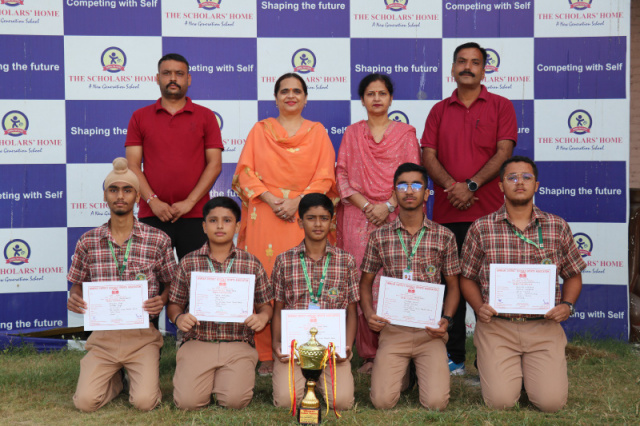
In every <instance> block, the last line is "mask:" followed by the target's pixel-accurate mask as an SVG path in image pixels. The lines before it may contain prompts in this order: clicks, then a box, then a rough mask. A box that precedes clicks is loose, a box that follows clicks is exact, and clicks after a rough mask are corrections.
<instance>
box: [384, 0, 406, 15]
mask: <svg viewBox="0 0 640 426" xmlns="http://www.w3.org/2000/svg"><path fill="white" fill-rule="evenodd" d="M408 3H409V0H384V5H385V6H386V8H387V9H389V10H393V11H394V12H399V11H401V10H407V4H408Z"/></svg>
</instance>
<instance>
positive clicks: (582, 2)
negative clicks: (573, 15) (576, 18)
mask: <svg viewBox="0 0 640 426" xmlns="http://www.w3.org/2000/svg"><path fill="white" fill-rule="evenodd" d="M591 3H593V0H569V7H570V8H571V9H575V10H585V9H589V8H590V7H591Z"/></svg>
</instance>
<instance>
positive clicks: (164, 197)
mask: <svg viewBox="0 0 640 426" xmlns="http://www.w3.org/2000/svg"><path fill="white" fill-rule="evenodd" d="M157 79H158V86H160V93H161V95H162V96H161V98H160V99H158V100H157V101H156V103H155V104H152V105H149V106H146V107H144V108H140V109H139V110H137V111H135V112H134V113H133V116H132V117H131V120H130V121H129V128H128V130H127V140H126V142H125V149H126V156H127V160H128V162H129V167H130V168H131V170H133V172H134V173H135V174H136V175H137V176H138V179H139V180H140V191H141V195H142V197H141V200H140V211H139V213H138V217H139V218H140V221H141V222H144V223H146V224H148V225H151V226H154V227H156V228H158V229H161V230H162V231H164V232H166V233H167V234H168V235H169V237H170V238H171V243H172V244H173V246H174V247H175V248H176V252H177V254H178V258H180V259H181V258H182V257H183V256H184V255H186V254H187V253H189V252H191V251H193V250H196V249H198V248H200V247H201V246H202V245H203V244H204V243H205V241H207V236H206V235H205V234H204V233H203V232H202V207H203V206H204V204H205V203H206V202H207V201H208V200H209V198H210V197H209V191H210V190H211V187H212V186H213V183H214V182H215V181H216V178H217V177H218V175H219V174H220V170H221V168H222V150H223V145H222V137H221V136H220V128H219V127H218V120H217V119H216V116H215V114H214V113H213V111H211V110H210V109H208V108H205V107H203V106H200V105H197V104H194V103H193V102H191V99H190V98H188V97H187V96H186V94H187V89H188V88H189V86H190V85H191V74H189V63H188V62H187V60H186V59H185V58H184V57H183V56H182V55H178V54H176V53H169V54H167V55H164V56H163V57H162V58H160V61H158V75H157ZM143 162H144V170H143V169H142V167H141V165H142V163H143Z"/></svg>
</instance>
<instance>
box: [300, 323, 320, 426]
mask: <svg viewBox="0 0 640 426" xmlns="http://www.w3.org/2000/svg"><path fill="white" fill-rule="evenodd" d="M309 333H310V334H311V339H310V340H309V341H308V342H307V343H305V344H304V345H300V346H298V348H297V352H298V364H299V365H300V369H302V375H303V376H304V378H305V379H307V393H306V394H305V396H304V398H303V399H302V402H301V403H300V410H298V423H300V424H303V425H315V424H319V423H320V421H321V419H322V416H321V413H320V400H319V399H318V397H316V392H315V388H316V383H318V380H319V379H320V375H321V374H322V360H323V358H324V355H325V352H326V350H327V348H326V347H325V346H323V345H322V344H320V343H319V342H318V341H317V340H316V334H318V329H316V328H315V327H313V328H312V329H311V330H309Z"/></svg>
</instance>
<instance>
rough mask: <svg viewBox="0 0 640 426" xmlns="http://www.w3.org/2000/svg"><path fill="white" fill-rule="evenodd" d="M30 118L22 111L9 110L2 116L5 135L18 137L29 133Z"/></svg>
mask: <svg viewBox="0 0 640 426" xmlns="http://www.w3.org/2000/svg"><path fill="white" fill-rule="evenodd" d="M28 128H29V119H28V118H27V116H26V115H25V114H24V113H23V112H21V111H9V112H8V113H6V114H5V115H4V117H2V129H3V130H4V134H5V135H9V136H13V137H17V136H23V135H26V134H27V129H28Z"/></svg>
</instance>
